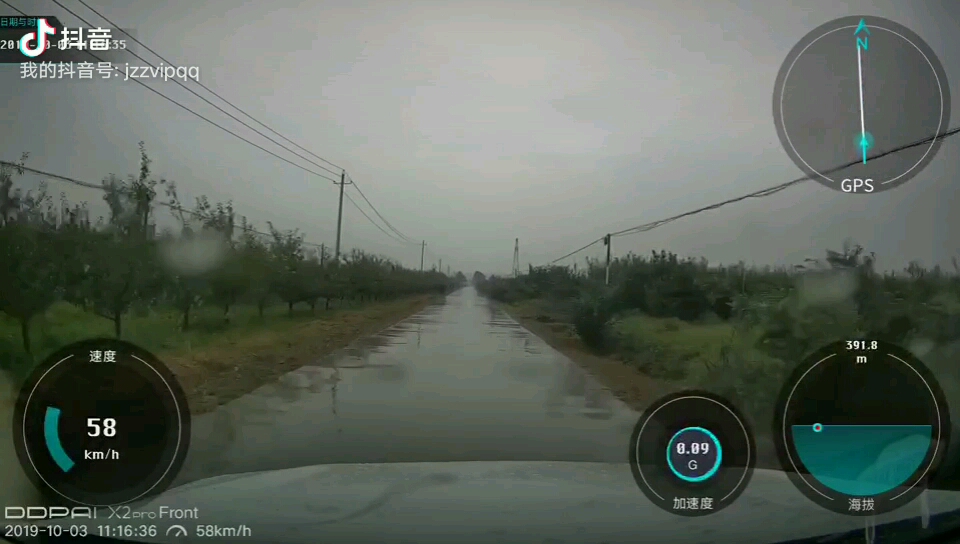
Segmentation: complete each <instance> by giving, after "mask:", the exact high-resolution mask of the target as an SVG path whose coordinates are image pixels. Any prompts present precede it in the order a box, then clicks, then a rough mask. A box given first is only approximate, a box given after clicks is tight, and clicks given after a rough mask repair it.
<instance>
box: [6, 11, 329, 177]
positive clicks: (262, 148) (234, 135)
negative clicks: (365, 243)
mask: <svg viewBox="0 0 960 544" xmlns="http://www.w3.org/2000/svg"><path fill="white" fill-rule="evenodd" d="M0 3H2V4H4V5H6V6H7V7H9V8H11V9H13V10H14V11H16V12H17V13H20V14H21V15H24V16H26V13H24V12H22V11H20V10H19V9H17V8H16V7H14V6H13V5H12V4H10V3H9V2H7V0H0ZM84 52H85V53H86V54H88V55H90V56H91V57H93V59H94V60H96V61H97V62H101V63H102V62H104V60H103V59H101V58H100V57H98V56H97V55H95V54H93V53H91V52H90V51H89V50H84ZM110 65H111V67H112V68H113V70H114V71H115V72H117V73H121V74H122V72H121V70H120V68H119V67H117V66H114V65H113V63H110ZM132 81H134V82H136V83H137V84H139V85H140V86H142V87H143V88H144V89H147V90H149V91H150V92H152V93H154V94H156V95H157V96H160V97H161V98H163V99H164V100H166V101H168V102H170V103H172V104H174V105H175V106H177V107H179V108H181V109H183V110H184V111H187V112H188V113H191V114H193V115H194V116H196V117H198V118H200V119H202V120H203V121H206V122H207V123H210V124H211V125H213V126H215V127H217V128H219V129H220V130H222V131H224V132H226V133H227V134H230V135H231V136H233V137H234V138H237V139H239V140H241V141H243V142H246V143H248V144H250V145H252V146H254V147H256V148H257V149H260V150H261V151H264V152H266V153H269V154H270V155H272V156H274V157H276V158H278V159H280V160H282V161H283V162H285V163H287V164H290V165H292V166H294V167H296V168H299V169H301V170H303V171H305V172H308V173H310V174H313V175H315V176H319V177H322V178H325V179H328V180H330V181H333V182H336V183H339V180H335V179H333V178H329V177H327V176H325V175H323V174H320V173H319V172H314V171H313V170H310V169H309V168H305V167H303V166H300V165H299V164H297V163H295V162H293V161H291V160H289V159H287V158H285V157H281V156H280V155H278V154H276V153H274V152H273V151H270V150H269V149H267V148H265V147H263V146H261V145H259V144H257V143H256V142H252V141H250V140H248V139H247V138H244V137H243V136H241V135H239V134H237V133H236V132H234V131H232V130H230V129H228V128H226V127H224V126H223V125H220V124H219V123H217V122H215V121H212V120H210V119H209V118H207V117H205V116H204V115H202V114H200V113H197V112H196V111H194V110H192V109H190V108H189V107H187V106H184V105H183V104H181V103H180V102H177V101H176V100H174V99H172V98H170V97H169V96H167V95H165V94H163V93H161V92H160V91H158V90H156V89H154V88H153V87H151V86H149V85H147V84H146V83H144V82H143V81H141V80H140V79H133V80H132Z"/></svg>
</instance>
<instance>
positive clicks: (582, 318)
mask: <svg viewBox="0 0 960 544" xmlns="http://www.w3.org/2000/svg"><path fill="white" fill-rule="evenodd" d="M612 317H613V313H612V311H611V308H610V305H609V303H608V302H607V301H606V300H604V299H603V298H588V299H583V300H580V301H579V303H578V304H577V306H576V307H575V309H574V315H573V327H574V329H575V330H576V331H577V334H578V335H579V336H580V338H581V339H582V340H583V343H584V344H586V345H587V346H589V347H591V348H593V349H596V350H601V351H604V350H607V349H609V348H610V347H611V346H610V336H609V334H608V326H609V323H610V319H611V318H612Z"/></svg>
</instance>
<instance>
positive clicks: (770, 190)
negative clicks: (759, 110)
mask: <svg viewBox="0 0 960 544" xmlns="http://www.w3.org/2000/svg"><path fill="white" fill-rule="evenodd" d="M957 133H960V127H955V128H952V129H948V130H947V131H946V132H943V133H941V134H935V135H933V136H928V137H926V138H924V139H922V140H918V141H916V142H913V143H909V144H906V145H902V146H899V147H895V148H893V149H890V150H888V151H884V152H882V153H878V154H877V155H875V156H872V157H870V159H871V160H875V159H879V158H882V157H886V156H887V155H892V154H894V153H898V152H900V151H904V150H907V149H912V148H914V147H920V146H921V145H924V144H927V143H930V142H932V141H934V140H936V139H937V138H940V139H946V138H949V137H950V136H954V135H956V134H957ZM860 163H861V161H859V160H857V161H852V162H849V163H847V164H843V165H840V166H837V167H834V168H831V169H829V170H826V171H824V172H823V174H833V173H835V172H839V171H840V170H843V169H845V168H849V167H851V166H854V165H857V164H860ZM811 179H813V176H810V175H805V176H802V177H799V178H797V179H794V180H791V181H788V182H786V183H781V184H779V185H774V186H772V187H767V188H766V189H761V190H759V191H754V192H752V193H748V194H745V195H742V196H738V197H736V198H731V199H728V200H723V201H720V202H717V203H715V204H710V205H709V206H703V207H702V208H697V209H695V210H691V211H688V212H684V213H681V214H677V215H674V216H671V217H667V218H665V219H659V220H657V221H651V222H649V223H644V224H642V225H637V226H635V227H630V228H628V229H624V230H621V231H617V232H612V233H610V236H626V235H629V234H637V233H641V232H648V231H651V230H653V229H655V228H658V227H661V226H663V225H666V224H667V223H672V222H674V221H676V220H678V219H683V218H684V217H689V216H691V215H696V214H699V213H703V212H707V211H712V210H716V209H717V208H721V207H723V206H726V205H728V204H733V203H736V202H740V201H742V200H747V199H750V198H764V197H768V196H770V195H773V194H776V193H779V192H780V191H783V190H784V189H788V188H790V187H793V186H794V185H799V184H800V183H804V182H806V181H810V180H811ZM604 238H606V237H605V236H603V237H600V238H597V239H596V240H594V241H592V242H590V243H589V244H587V245H585V246H583V247H581V248H579V249H575V250H573V251H571V252H570V253H567V254H566V255H564V256H563V257H560V258H559V259H554V260H553V261H550V263H549V264H556V263H558V262H560V261H562V260H564V259H566V258H568V257H571V256H573V255H576V254H577V253H580V252H581V251H584V250H585V249H587V248H589V247H591V246H593V245H595V244H597V243H600V242H602V241H603V240H604Z"/></svg>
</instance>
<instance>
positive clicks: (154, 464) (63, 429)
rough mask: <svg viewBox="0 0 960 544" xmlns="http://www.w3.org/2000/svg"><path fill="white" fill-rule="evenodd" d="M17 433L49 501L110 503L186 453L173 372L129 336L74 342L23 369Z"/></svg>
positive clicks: (152, 488)
mask: <svg viewBox="0 0 960 544" xmlns="http://www.w3.org/2000/svg"><path fill="white" fill-rule="evenodd" d="M13 423H14V427H13V428H14V443H15V445H16V449H17V455H18V457H19V458H20V462H21V464H22V465H23V468H24V470H25V472H26V474H27V475H28V476H30V477H31V479H32V480H33V481H34V483H35V484H36V485H37V487H38V488H39V489H40V490H41V491H43V492H44V493H45V494H46V495H47V496H48V497H49V498H50V499H51V500H53V501H54V502H55V503H60V504H70V505H78V504H79V505H84V506H114V505H119V504H123V503H127V502H130V501H134V500H137V499H141V498H146V497H149V496H151V495H153V494H156V493H159V492H161V491H163V490H165V489H166V487H167V486H169V485H170V484H171V483H172V482H173V480H174V478H175V477H176V476H177V473H178V471H179V469H180V467H181V466H182V465H183V461H184V459H185V457H186V453H187V448H188V445H189V442H190V413H189V410H188V409H187V402H186V396H185V395H184V393H183V390H182V389H181V388H180V385H179V384H178V383H177V380H176V378H175V376H174V375H173V373H172V372H170V370H169V369H167V367H166V366H165V365H164V364H163V363H161V362H160V361H159V360H158V359H157V358H156V357H154V356H153V355H151V354H150V353H148V352H147V351H145V350H143V349H140V348H138V347H137V346H134V345H133V344H130V343H128V342H123V341H120V340H115V339H109V338H108V339H93V340H85V341H83V342H78V343H75V344H71V345H69V346H67V347H65V348H62V349H60V350H59V351H57V352H56V353H54V354H52V355H51V356H50V357H48V358H47V359H46V360H45V361H43V362H42V363H41V364H40V365H39V366H38V367H37V368H36V369H35V370H34V371H33V373H32V374H31V375H30V377H29V378H28V379H27V381H26V384H25V385H24V387H23V388H22V390H21V392H20V396H19V397H18V399H17V405H16V409H15V411H14V421H13Z"/></svg>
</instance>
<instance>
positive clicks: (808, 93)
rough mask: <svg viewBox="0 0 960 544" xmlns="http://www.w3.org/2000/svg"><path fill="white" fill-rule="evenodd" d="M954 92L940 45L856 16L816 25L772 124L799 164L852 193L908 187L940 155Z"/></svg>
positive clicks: (785, 77) (789, 62)
mask: <svg viewBox="0 0 960 544" xmlns="http://www.w3.org/2000/svg"><path fill="white" fill-rule="evenodd" d="M950 104H951V101H950V88H949V84H948V81H947V75H946V72H945V71H944V69H943V66H942V65H941V64H940V61H939V59H938V58H937V56H936V54H935V53H934V51H933V49H932V48H931V47H930V46H929V45H928V44H927V43H926V42H925V41H924V40H923V39H922V38H921V37H920V36H919V35H917V34H916V33H914V32H913V31H911V30H910V29H908V28H906V27H904V26H903V25H900V24H898V23H896V22H894V21H891V20H889V19H884V18H881V17H872V16H859V15H857V16H851V17H844V18H841V19H836V20H833V21H830V22H828V23H826V24H824V25H821V26H820V27H818V28H816V29H814V30H813V31H812V32H810V33H809V34H807V35H806V36H804V37H803V39H802V40H800V42H799V43H797V45H796V46H795V47H794V48H793V49H792V50H791V51H790V54H789V55H788V56H787V58H786V60H785V61H784V63H783V65H782V66H781V68H780V72H779V74H778V75H777V80H776V85H775V88H774V93H773V118H774V123H775V125H776V127H777V135H778V136H779V138H780V142H781V144H782V145H783V148H784V150H786V152H787V155H789V156H790V158H791V159H792V160H793V162H794V163H795V164H796V165H797V166H798V167H799V168H800V169H801V170H803V171H804V173H805V174H807V175H808V176H809V177H810V178H811V179H813V180H814V181H817V182H818V183H820V184H822V185H825V186H827V187H830V188H832V189H835V190H838V191H842V192H845V193H857V194H865V193H875V192H880V191H884V190H888V189H892V188H894V187H898V186H900V185H903V184H904V183H906V182H907V181H909V180H910V179H912V178H913V177H915V176H916V175H917V174H918V173H920V172H921V171H922V170H923V169H924V168H925V167H926V166H927V165H928V164H929V163H930V162H931V161H932V160H933V158H934V157H935V156H936V154H937V151H938V150H939V148H940V145H941V142H942V141H943V134H944V133H945V132H946V131H947V130H948V129H949V123H950Z"/></svg>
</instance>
